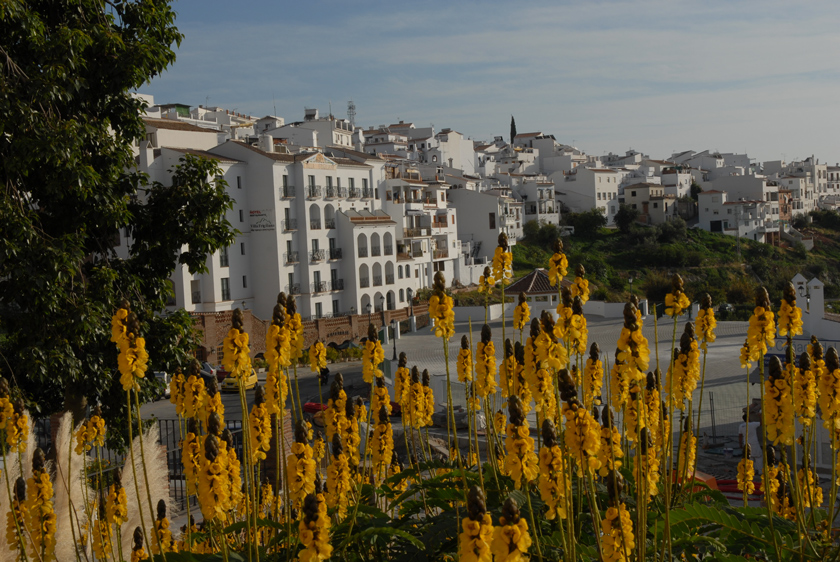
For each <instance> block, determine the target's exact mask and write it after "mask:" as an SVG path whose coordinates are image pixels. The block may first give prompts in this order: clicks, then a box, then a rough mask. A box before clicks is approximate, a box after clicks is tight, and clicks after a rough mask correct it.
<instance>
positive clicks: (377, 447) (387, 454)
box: [371, 404, 394, 479]
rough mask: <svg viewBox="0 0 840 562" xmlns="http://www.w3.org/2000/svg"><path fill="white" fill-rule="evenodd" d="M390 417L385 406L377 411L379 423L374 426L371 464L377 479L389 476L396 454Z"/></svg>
mask: <svg viewBox="0 0 840 562" xmlns="http://www.w3.org/2000/svg"><path fill="white" fill-rule="evenodd" d="M389 416H390V414H389V413H388V409H387V408H386V407H385V405H384V404H383V405H381V406H380V407H379V410H378V411H377V419H378V423H376V424H375V426H374V429H373V440H372V442H371V463H372V469H373V474H374V476H375V477H376V478H377V479H381V478H384V477H385V476H387V470H388V466H389V465H390V464H391V456H392V455H393V454H394V433H393V431H392V429H391V419H390V417H389Z"/></svg>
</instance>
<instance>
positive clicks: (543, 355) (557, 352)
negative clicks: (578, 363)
mask: <svg viewBox="0 0 840 562" xmlns="http://www.w3.org/2000/svg"><path fill="white" fill-rule="evenodd" d="M573 309H574V306H573ZM575 314H577V313H575ZM576 318H577V319H578V320H581V319H582V318H583V317H582V316H581V317H578V316H576V315H573V316H572V324H574V325H576V326H578V327H580V322H576V321H575V319H576ZM531 324H532V334H533V333H535V332H534V330H533V322H532V323H531ZM539 328H540V333H539V334H537V335H536V338H535V339H534V340H533V341H534V344H535V347H534V353H535V354H536V358H537V362H538V364H539V366H540V367H541V368H543V369H553V370H557V369H562V368H563V367H565V366H566V364H567V363H568V361H569V358H568V355H567V354H566V348H565V347H564V346H562V345H560V344H558V342H557V340H556V339H555V337H554V328H555V324H554V318H552V316H551V314H549V312H548V311H547V310H544V311H543V313H542V314H541V315H540V319H539ZM585 330H586V321H585V320H584V321H583V331H584V332H578V333H576V337H577V338H583V345H584V348H585V346H586V334H585ZM580 343H581V342H580V340H579V339H575V341H573V342H572V349H573V350H574V351H576V352H580V351H579V349H578V346H579V345H580Z"/></svg>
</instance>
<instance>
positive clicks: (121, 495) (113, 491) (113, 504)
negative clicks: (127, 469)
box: [105, 473, 128, 527]
mask: <svg viewBox="0 0 840 562" xmlns="http://www.w3.org/2000/svg"><path fill="white" fill-rule="evenodd" d="M105 514H106V516H107V517H108V524H109V525H114V526H115V527H119V526H120V525H122V524H123V523H125V522H126V520H127V519H128V499H127V498H126V495H125V488H123V487H122V482H120V479H119V477H118V476H117V475H116V473H115V475H114V483H113V484H111V487H110V488H109V491H108V500H107V502H106V503H105Z"/></svg>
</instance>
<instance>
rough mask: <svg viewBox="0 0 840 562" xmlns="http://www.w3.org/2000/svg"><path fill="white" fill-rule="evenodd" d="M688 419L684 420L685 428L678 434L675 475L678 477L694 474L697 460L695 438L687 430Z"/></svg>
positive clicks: (691, 432)
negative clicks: (678, 443)
mask: <svg viewBox="0 0 840 562" xmlns="http://www.w3.org/2000/svg"><path fill="white" fill-rule="evenodd" d="M689 419H690V418H686V419H685V427H684V428H683V431H682V433H681V434H680V447H679V451H678V453H677V458H678V462H677V474H678V475H680V477H682V475H683V474H694V467H695V462H696V460H697V437H695V436H694V432H693V431H690V430H689V428H688V422H689ZM689 478H690V476H689Z"/></svg>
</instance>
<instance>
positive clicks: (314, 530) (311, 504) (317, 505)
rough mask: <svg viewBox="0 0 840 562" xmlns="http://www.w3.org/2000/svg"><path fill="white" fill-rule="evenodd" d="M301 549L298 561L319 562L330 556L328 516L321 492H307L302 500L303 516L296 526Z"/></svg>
mask: <svg viewBox="0 0 840 562" xmlns="http://www.w3.org/2000/svg"><path fill="white" fill-rule="evenodd" d="M298 533H299V535H300V543H301V544H302V545H303V550H302V551H301V552H300V554H298V560H300V562H321V561H322V560H327V559H328V558H329V557H330V556H332V550H333V547H332V545H331V544H330V518H329V516H328V515H327V503H326V501H324V495H323V494H314V493H309V494H307V495H306V498H305V500H304V502H303V518H302V519H301V520H300V525H299V526H298Z"/></svg>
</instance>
